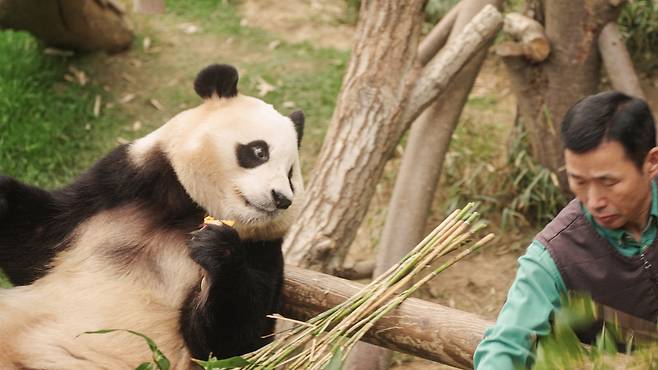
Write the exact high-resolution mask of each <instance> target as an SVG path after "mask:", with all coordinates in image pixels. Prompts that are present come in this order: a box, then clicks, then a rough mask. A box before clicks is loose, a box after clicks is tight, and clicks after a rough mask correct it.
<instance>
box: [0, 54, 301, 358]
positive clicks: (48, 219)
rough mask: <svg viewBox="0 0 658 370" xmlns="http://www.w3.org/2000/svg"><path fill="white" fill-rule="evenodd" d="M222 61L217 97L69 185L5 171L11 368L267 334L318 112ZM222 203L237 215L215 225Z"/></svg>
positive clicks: (0, 213)
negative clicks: (307, 130)
mask: <svg viewBox="0 0 658 370" xmlns="http://www.w3.org/2000/svg"><path fill="white" fill-rule="evenodd" d="M237 82H238V73H237V71H236V69H235V68H234V67H232V66H229V65H219V64H215V65H211V66H208V67H206V68H205V69H203V70H202V71H201V72H199V74H198V75H197V77H196V80H195V81H194V89H195V91H196V92H197V94H198V95H199V96H201V97H202V98H203V102H202V103H201V104H200V105H199V106H197V107H195V108H192V109H189V110H186V111H183V112H181V113H179V114H178V115H176V116H175V117H173V118H172V119H171V120H169V121H168V122H167V123H166V124H164V125H163V126H161V127H160V128H158V129H157V130H155V131H153V132H151V133H150V134H148V135H146V136H144V137H142V138H140V139H138V140H135V141H134V142H132V143H129V144H126V145H121V146H119V147H117V148H116V149H114V150H113V151H111V152H110V153H109V154H108V155H107V156H105V157H104V158H102V159H101V160H100V161H98V162H97V163H95V164H94V165H93V166H92V167H91V168H90V169H89V170H88V171H87V172H85V173H84V174H82V175H81V176H80V177H79V178H78V179H77V180H75V181H74V182H73V183H71V184H70V185H68V186H65V187H63V188H61V189H58V190H55V191H46V190H42V189H40V188H37V187H34V186H30V185H27V184H24V183H21V182H19V181H18V180H16V179H14V178H10V177H6V176H5V177H0V268H2V269H3V270H4V271H5V272H6V274H7V275H8V277H9V278H10V280H11V281H12V282H13V283H14V284H15V285H16V287H14V288H11V289H0V343H1V344H0V369H130V368H132V369H134V368H135V367H136V366H138V365H139V364H140V363H142V362H146V361H149V360H150V359H151V353H150V351H149V349H148V347H147V346H146V344H145V342H144V341H143V339H142V338H139V337H137V336H134V335H131V334H129V333H125V332H113V333H108V334H103V335H99V334H95V335H91V334H86V335H81V334H82V333H84V332H88V331H95V330H99V329H116V328H120V329H129V330H133V331H136V332H139V333H142V334H145V335H147V336H148V337H150V338H152V339H153V340H154V341H155V342H156V344H157V345H158V346H159V348H160V349H161V350H162V351H163V352H164V353H165V355H166V356H168V358H169V359H170V361H171V362H172V368H176V369H180V368H182V369H184V368H188V367H191V366H192V362H191V360H190V359H191V358H199V359H205V358H207V357H208V356H209V354H212V355H214V356H217V357H220V358H225V357H229V356H233V355H237V354H243V353H246V352H249V351H252V350H254V349H257V348H258V347H260V346H262V345H264V344H265V343H266V342H267V341H268V339H266V338H263V336H264V334H267V333H270V332H272V331H273V320H271V319H268V318H266V315H268V314H270V313H272V312H275V311H276V310H277V307H278V304H279V297H280V290H281V285H282V276H283V258H282V252H281V243H282V237H283V236H284V234H285V232H286V231H287V230H288V228H289V226H290V225H291V222H292V221H293V219H294V218H295V217H296V215H297V214H298V213H299V209H300V205H301V204H300V203H301V198H302V196H303V183H302V178H301V171H300V164H299V158H298V148H299V145H300V142H301V139H302V133H303V127H304V115H303V113H301V112H295V113H293V114H291V115H290V116H289V117H287V116H284V115H281V114H280V113H278V112H277V111H276V110H275V109H274V108H273V107H272V106H271V105H268V104H266V103H265V102H263V101H262V100H259V99H257V98H254V97H249V96H245V95H242V94H239V93H238V90H237ZM206 214H210V215H212V216H214V217H215V218H218V219H228V220H233V221H234V222H235V224H234V225H233V226H232V227H231V226H228V225H227V224H223V223H220V224H219V225H205V226H202V224H203V219H204V216H205V215H206Z"/></svg>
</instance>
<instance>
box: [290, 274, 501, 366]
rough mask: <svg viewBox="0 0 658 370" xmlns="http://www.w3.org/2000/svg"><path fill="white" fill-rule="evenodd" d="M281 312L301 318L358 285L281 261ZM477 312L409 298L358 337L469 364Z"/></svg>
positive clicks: (481, 326) (481, 325) (477, 334)
mask: <svg viewBox="0 0 658 370" xmlns="http://www.w3.org/2000/svg"><path fill="white" fill-rule="evenodd" d="M283 285H284V286H283V300H284V305H283V308H282V310H281V313H282V314H283V315H284V316H286V317H289V318H293V319H296V320H307V319H309V318H311V317H313V316H315V315H317V314H318V313H320V312H322V311H325V310H327V309H329V308H331V307H334V306H335V305H337V304H339V303H341V302H343V301H344V300H346V299H347V298H349V297H351V296H352V295H354V294H355V293H357V292H358V291H359V290H360V289H361V288H362V287H363V285H361V284H358V283H355V282H351V281H348V280H345V279H341V278H337V277H335V276H331V275H327V274H323V273H320V272H315V271H311V270H304V269H301V268H298V267H294V266H290V265H288V266H286V276H285V281H284V284H283ZM490 325H493V322H490V321H487V320H485V319H483V318H481V317H479V316H477V315H474V314H471V313H468V312H463V311H460V310H456V309H453V308H449V307H445V306H441V305H439V304H436V303H431V302H427V301H423V300H421V299H416V298H410V299H408V300H406V301H405V302H404V303H402V305H400V307H398V308H397V309H395V310H393V311H392V312H391V313H390V314H388V315H386V316H384V317H383V318H382V319H381V320H380V321H378V323H377V324H376V325H375V326H374V327H373V328H372V329H371V330H370V331H368V333H367V334H366V336H365V337H364V340H365V341H366V342H368V343H372V344H376V345H379V346H382V347H386V348H388V349H392V350H395V351H399V352H404V353H408V354H411V355H414V356H418V357H422V358H425V359H428V360H432V361H436V362H440V363H443V364H447V365H450V366H455V367H458V368H461V369H469V368H473V352H474V351H475V347H477V345H478V343H479V342H480V340H481V339H482V336H483V334H484V330H485V328H486V327H488V326H490Z"/></svg>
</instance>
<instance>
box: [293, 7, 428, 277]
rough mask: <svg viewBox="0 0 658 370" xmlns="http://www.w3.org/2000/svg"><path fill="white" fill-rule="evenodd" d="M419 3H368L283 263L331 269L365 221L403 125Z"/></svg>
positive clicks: (413, 77)
mask: <svg viewBox="0 0 658 370" xmlns="http://www.w3.org/2000/svg"><path fill="white" fill-rule="evenodd" d="M422 6H423V1H422V0H413V1H395V0H365V1H363V2H362V3H361V10H360V11H359V21H358V24H357V30H356V33H357V36H356V40H355V43H354V47H353V49H352V56H351V58H350V63H349V66H348V68H347V71H346V73H345V76H344V78H343V87H342V89H341V92H340V95H339V97H338V101H337V104H336V109H335V111H334V115H333V117H332V121H331V125H330V127H329V131H328V132H327V136H326V138H325V141H324V144H323V146H322V149H321V151H320V154H319V156H318V162H317V164H316V166H315V168H314V172H313V176H312V178H311V180H310V182H309V184H308V188H307V194H306V202H305V205H304V210H303V211H302V213H301V215H300V217H299V219H298V220H297V222H296V223H295V224H294V225H293V226H292V228H291V230H290V231H289V232H288V236H287V238H286V241H285V244H284V252H285V253H286V260H287V262H288V263H291V264H294V265H298V266H306V267H313V268H316V269H321V270H324V271H331V270H333V269H335V268H338V267H339V266H341V265H342V263H339V262H342V260H343V259H344V256H345V254H346V252H347V248H346V246H347V245H349V243H351V241H352V240H353V239H354V236H355V233H356V230H357V229H358V227H359V224H360V223H361V220H362V219H363V217H364V216H365V212H366V210H367V208H368V203H369V202H370V199H371V198H372V195H373V191H374V189H375V184H376V183H377V180H378V179H379V177H380V174H381V172H382V170H383V167H384V166H383V164H384V163H385V160H386V159H387V158H388V157H389V156H390V154H391V152H392V150H393V149H394V146H395V143H397V142H398V140H399V138H400V136H401V135H402V132H403V131H404V127H402V125H400V124H399V123H398V122H399V117H400V115H401V113H402V109H403V107H404V105H405V102H406V100H407V96H408V91H409V90H410V89H411V87H412V86H413V83H414V81H415V80H416V76H417V74H418V71H419V70H418V68H414V56H415V52H416V46H417V45H418V31H419V27H420V23H421V22H420V20H421V16H422V14H421V11H422Z"/></svg>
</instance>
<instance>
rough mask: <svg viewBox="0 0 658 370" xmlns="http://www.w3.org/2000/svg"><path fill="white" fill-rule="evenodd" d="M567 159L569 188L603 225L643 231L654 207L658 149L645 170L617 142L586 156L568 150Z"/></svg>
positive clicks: (565, 153)
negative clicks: (651, 206)
mask: <svg viewBox="0 0 658 370" xmlns="http://www.w3.org/2000/svg"><path fill="white" fill-rule="evenodd" d="M564 159H565V167H566V171H567V179H568V181H569V188H571V191H572V192H573V193H574V195H575V196H576V198H578V200H580V201H581V202H582V203H583V204H584V205H585V206H586V207H587V209H588V210H589V211H590V212H591V213H592V216H593V217H594V219H595V220H596V222H597V223H598V224H599V225H601V226H603V227H605V228H607V229H618V228H624V229H628V230H629V231H631V229H637V228H640V231H641V230H642V228H643V227H644V225H645V223H646V217H647V215H648V210H649V207H650V203H651V201H650V199H651V179H652V178H653V176H655V175H656V173H657V172H658V166H657V164H658V163H657V162H658V150H657V149H656V148H653V149H652V150H651V151H650V152H649V154H648V155H647V159H646V160H645V162H644V164H643V165H642V168H641V169H640V168H638V167H637V166H636V165H635V163H633V162H632V161H631V159H630V158H628V157H627V156H626V153H625V151H624V147H623V146H622V144H621V143H619V142H618V141H615V140H611V141H604V142H602V143H601V144H600V145H599V146H598V147H596V148H595V149H593V150H590V151H588V152H585V153H574V152H572V151H570V150H569V149H566V150H565V152H564Z"/></svg>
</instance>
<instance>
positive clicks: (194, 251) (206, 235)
mask: <svg viewBox="0 0 658 370" xmlns="http://www.w3.org/2000/svg"><path fill="white" fill-rule="evenodd" d="M191 235H192V237H191V238H190V241H189V243H188V245H189V248H190V256H191V257H192V259H193V260H194V261H195V262H197V263H198V264H199V265H201V267H203V268H204V269H206V270H207V271H208V272H210V273H213V272H216V271H218V269H221V268H224V267H225V266H227V265H228V264H232V263H237V262H239V261H241V260H242V258H241V257H242V255H243V251H242V248H240V243H241V241H240V236H239V235H238V232H237V231H236V230H235V229H234V228H232V227H230V226H228V225H225V224H220V225H214V224H206V225H204V226H203V227H202V228H201V229H199V230H197V231H195V232H193V233H192V234H191Z"/></svg>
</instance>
